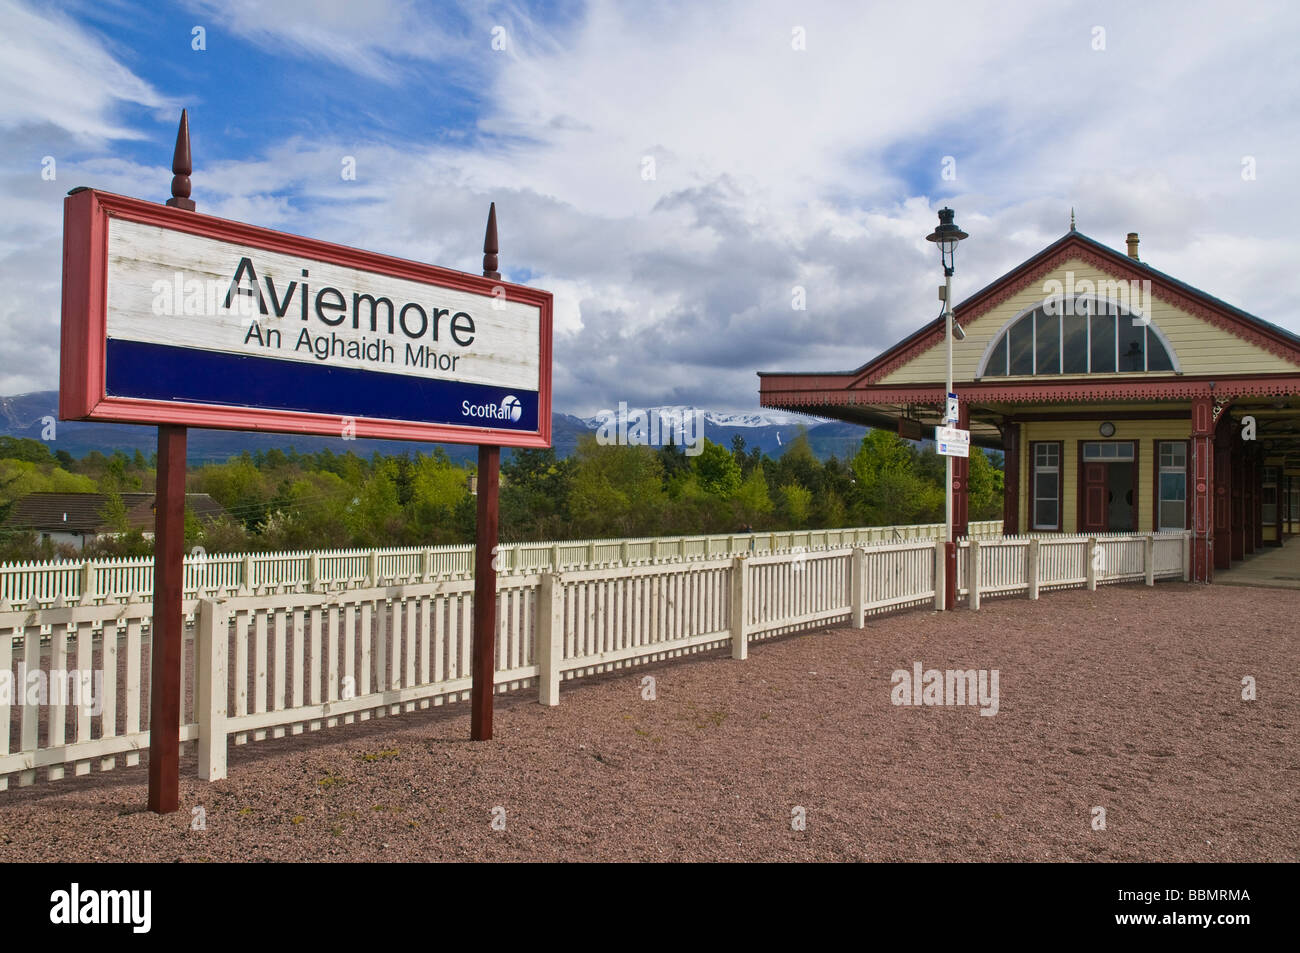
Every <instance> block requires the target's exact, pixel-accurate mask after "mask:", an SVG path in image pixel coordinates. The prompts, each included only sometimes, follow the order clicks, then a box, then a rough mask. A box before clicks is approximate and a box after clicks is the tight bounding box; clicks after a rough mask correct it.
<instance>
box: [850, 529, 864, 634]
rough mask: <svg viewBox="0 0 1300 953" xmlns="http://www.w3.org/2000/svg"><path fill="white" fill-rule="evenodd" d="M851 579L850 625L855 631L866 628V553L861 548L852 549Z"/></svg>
mask: <svg viewBox="0 0 1300 953" xmlns="http://www.w3.org/2000/svg"><path fill="white" fill-rule="evenodd" d="M849 565H850V566H852V569H851V570H850V571H851V572H852V574H853V578H852V579H851V580H850V582H849V593H850V598H849V604H850V605H851V606H852V612H853V618H852V619H851V620H850V623H849V624H850V625H852V626H853V628H855V629H865V628H866V627H867V551H866V550H865V549H863V548H862V547H861V546H854V547H853V558H852V559H851V560H850V561H849Z"/></svg>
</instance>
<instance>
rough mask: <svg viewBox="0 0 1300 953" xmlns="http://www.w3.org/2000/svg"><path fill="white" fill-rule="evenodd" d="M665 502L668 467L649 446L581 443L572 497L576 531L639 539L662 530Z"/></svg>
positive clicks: (584, 439)
mask: <svg viewBox="0 0 1300 953" xmlns="http://www.w3.org/2000/svg"><path fill="white" fill-rule="evenodd" d="M664 500H665V493H664V472H663V464H662V463H661V462H660V459H659V456H658V454H656V453H655V452H654V451H653V450H651V449H650V448H649V447H628V446H618V445H609V446H601V445H600V444H599V443H597V442H596V438H595V436H584V437H582V438H581V439H580V440H579V441H578V448H577V453H576V454H575V461H574V467H573V484H572V490H571V492H570V495H569V513H570V514H571V518H572V526H573V528H574V530H575V531H576V532H577V534H579V535H582V536H598V537H599V536H638V535H643V534H648V533H651V532H656V531H657V524H658V512H659V510H660V508H661V507H662V506H663V503H664Z"/></svg>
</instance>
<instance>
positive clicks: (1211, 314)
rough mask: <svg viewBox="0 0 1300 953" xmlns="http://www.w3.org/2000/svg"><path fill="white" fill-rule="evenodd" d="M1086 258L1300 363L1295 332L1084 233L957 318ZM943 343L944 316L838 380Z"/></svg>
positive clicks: (967, 303) (1002, 280)
mask: <svg viewBox="0 0 1300 953" xmlns="http://www.w3.org/2000/svg"><path fill="white" fill-rule="evenodd" d="M1070 259H1081V260H1083V261H1085V262H1087V263H1088V264H1090V265H1093V266H1094V267H1096V268H1097V269H1099V270H1101V271H1105V272H1107V273H1109V274H1113V275H1115V276H1116V277H1118V278H1121V279H1125V280H1128V279H1137V280H1139V281H1143V280H1145V281H1150V282H1151V293H1152V295H1153V296H1154V297H1158V298H1161V299H1163V300H1165V301H1167V302H1169V303H1170V304H1172V305H1174V306H1175V307H1178V308H1180V309H1182V310H1183V311H1185V312H1187V313H1188V314H1191V315H1194V316H1196V317H1198V318H1201V319H1202V320H1204V321H1207V322H1209V323H1210V324H1213V325H1214V326H1216V327H1219V328H1221V329H1223V330H1225V331H1227V332H1228V333H1230V334H1234V335H1236V336H1237V337H1240V338H1242V339H1244V340H1246V341H1249V342H1250V343H1252V344H1255V345H1258V346H1259V347H1262V348H1263V349H1264V350H1266V351H1269V352H1270V353H1272V354H1275V355H1277V356H1279V357H1282V358H1284V359H1286V360H1290V361H1295V362H1297V363H1300V335H1295V334H1292V333H1291V332H1290V331H1287V330H1286V329H1284V328H1280V327H1278V326H1277V325H1275V324H1272V323H1271V322H1268V321H1265V320H1264V319H1262V318H1258V317H1256V316H1255V315H1253V314H1250V313H1249V312H1246V311H1242V310H1241V309H1240V308H1237V307H1234V306H1233V305H1230V304H1228V303H1227V302H1226V301H1223V300H1222V299H1220V298H1216V297H1214V296H1213V295H1211V294H1209V293H1207V292H1205V291H1202V290H1201V289H1199V288H1195V287H1193V286H1192V285H1189V284H1187V283H1186V282H1184V281H1179V280H1178V279H1177V278H1174V277H1173V276H1171V275H1167V274H1165V273H1164V272H1162V271H1159V270H1157V269H1155V268H1152V267H1151V266H1150V265H1148V264H1146V263H1145V262H1142V261H1138V260H1136V259H1134V258H1130V257H1129V256H1128V254H1127V253H1125V252H1120V251H1116V250H1115V249H1113V248H1110V247H1108V246H1106V245H1103V244H1102V243H1101V242H1099V241H1097V240H1096V239H1093V238H1089V237H1088V236H1087V235H1084V234H1083V233H1082V232H1078V231H1069V232H1066V233H1065V235H1063V236H1062V237H1061V238H1059V239H1057V240H1056V241H1054V242H1053V243H1052V244H1050V245H1048V246H1047V247H1046V248H1044V249H1043V250H1042V251H1040V252H1039V253H1038V254H1036V255H1034V256H1033V257H1031V258H1029V259H1027V260H1025V261H1023V262H1021V263H1020V264H1019V265H1017V266H1016V267H1014V268H1012V269H1011V270H1010V271H1008V272H1007V273H1006V274H1004V275H1002V276H1001V277H999V278H997V279H995V280H993V281H992V282H990V283H989V284H987V285H985V286H984V287H983V288H981V289H980V290H979V291H977V292H975V293H974V294H973V295H971V296H970V297H968V298H966V299H965V300H964V301H962V302H961V303H960V304H958V305H956V306H955V307H954V308H953V317H954V320H956V322H957V323H958V324H960V325H962V326H963V327H965V326H966V325H967V324H969V323H970V322H971V321H973V320H974V319H975V318H976V317H978V316H980V315H982V314H985V313H986V312H988V311H990V310H992V309H993V308H995V307H997V306H998V305H999V304H1001V303H1002V302H1003V301H1005V300H1007V299H1008V298H1010V297H1011V296H1012V295H1014V294H1016V293H1017V292H1019V291H1021V290H1022V289H1024V288H1026V287H1028V286H1029V285H1031V284H1033V283H1034V282H1035V281H1040V280H1042V279H1043V278H1044V277H1045V276H1046V275H1048V274H1050V273H1051V272H1052V271H1054V270H1055V269H1056V268H1058V267H1059V266H1060V265H1061V264H1063V263H1064V262H1066V261H1068V260H1070ZM943 339H944V321H943V316H942V315H940V316H939V317H937V318H935V319H934V320H932V321H930V322H929V323H927V324H925V325H922V326H921V327H920V328H919V329H917V330H916V331H915V332H913V333H912V334H910V335H908V336H907V337H905V338H904V339H903V340H901V341H899V342H898V343H897V344H895V345H893V346H892V347H890V348H887V349H885V350H884V351H882V352H881V353H880V354H878V355H876V356H875V357H874V358H872V359H871V360H870V361H868V362H867V363H866V364H863V365H862V366H861V367H859V368H857V369H856V370H852V371H842V372H840V375H839V376H843V377H845V378H848V379H849V381H850V383H849V386H855V385H859V384H874V383H876V382H877V381H879V380H880V379H881V378H883V377H885V376H886V375H887V374H889V373H890V372H892V371H894V370H896V369H897V368H899V367H901V366H903V365H904V364H906V363H908V362H909V361H911V360H912V359H913V358H915V357H916V356H917V355H919V354H921V353H923V352H925V351H927V350H929V349H930V348H931V347H933V346H934V345H936V344H939V343H941V342H942V341H943ZM769 375H771V376H777V375H779V376H785V377H797V376H801V375H807V376H819V377H820V376H837V375H835V374H834V372H831V373H830V375H828V372H825V371H759V376H760V377H764V376H769Z"/></svg>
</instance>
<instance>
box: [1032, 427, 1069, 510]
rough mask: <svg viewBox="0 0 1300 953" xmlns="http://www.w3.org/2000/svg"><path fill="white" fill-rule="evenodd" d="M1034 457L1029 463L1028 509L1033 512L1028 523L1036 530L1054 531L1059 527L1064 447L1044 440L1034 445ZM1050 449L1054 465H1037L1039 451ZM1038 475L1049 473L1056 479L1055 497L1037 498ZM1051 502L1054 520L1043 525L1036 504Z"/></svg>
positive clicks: (1055, 442)
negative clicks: (1054, 458) (1053, 455)
mask: <svg viewBox="0 0 1300 953" xmlns="http://www.w3.org/2000/svg"><path fill="white" fill-rule="evenodd" d="M1033 448H1034V456H1033V459H1032V460H1031V461H1030V464H1031V465H1030V468H1029V489H1030V493H1029V500H1030V507H1031V509H1032V510H1033V512H1032V513H1030V514H1029V523H1030V525H1031V526H1033V528H1034V529H1036V530H1052V531H1056V530H1058V529H1060V527H1061V489H1062V487H1061V457H1062V455H1063V454H1064V453H1065V445H1064V443H1062V442H1059V441H1054V440H1045V441H1043V442H1041V443H1037V442H1036V443H1034V444H1033ZM1048 448H1050V449H1051V450H1052V451H1053V453H1055V455H1056V462H1055V463H1039V462H1038V457H1039V451H1041V450H1046V449H1048ZM1040 473H1044V474H1046V473H1051V474H1053V475H1054V476H1055V477H1056V495H1055V496H1039V494H1038V475H1039V474H1040ZM1048 500H1051V501H1052V502H1053V503H1055V504H1056V519H1055V520H1054V521H1053V522H1052V523H1051V524H1050V525H1044V524H1042V523H1040V522H1039V520H1038V504H1039V503H1040V502H1047V501H1048Z"/></svg>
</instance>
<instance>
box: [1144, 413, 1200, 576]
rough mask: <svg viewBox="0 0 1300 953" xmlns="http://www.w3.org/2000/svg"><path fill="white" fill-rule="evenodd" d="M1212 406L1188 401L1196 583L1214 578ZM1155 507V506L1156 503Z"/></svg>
mask: <svg viewBox="0 0 1300 953" xmlns="http://www.w3.org/2000/svg"><path fill="white" fill-rule="evenodd" d="M1214 426H1215V419H1214V403H1213V401H1212V400H1211V399H1210V398H1208V397H1204V398H1197V399H1196V400H1195V401H1193V402H1192V459H1191V471H1192V472H1191V473H1190V474H1189V476H1190V479H1189V480H1188V492H1190V493H1191V494H1192V557H1191V558H1192V574H1191V578H1192V579H1194V580H1196V581H1197V582H1209V581H1210V580H1211V579H1212V578H1213V576H1214V526H1215V521H1214V503H1215V491H1214V473H1215V467H1214ZM1156 505H1159V504H1158V503H1157V504H1156Z"/></svg>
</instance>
